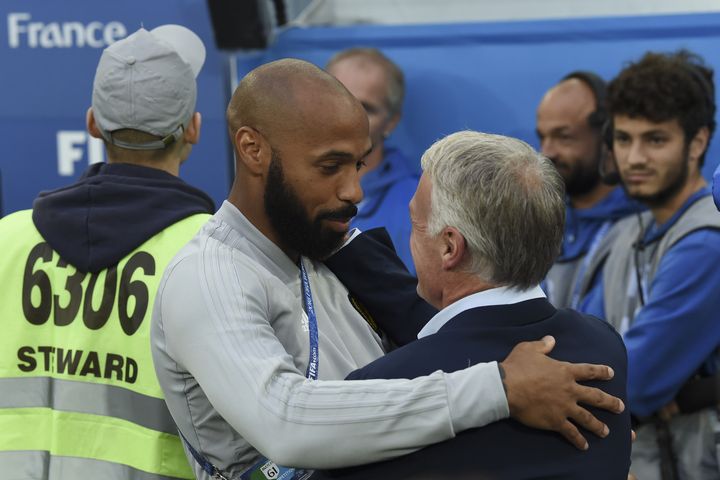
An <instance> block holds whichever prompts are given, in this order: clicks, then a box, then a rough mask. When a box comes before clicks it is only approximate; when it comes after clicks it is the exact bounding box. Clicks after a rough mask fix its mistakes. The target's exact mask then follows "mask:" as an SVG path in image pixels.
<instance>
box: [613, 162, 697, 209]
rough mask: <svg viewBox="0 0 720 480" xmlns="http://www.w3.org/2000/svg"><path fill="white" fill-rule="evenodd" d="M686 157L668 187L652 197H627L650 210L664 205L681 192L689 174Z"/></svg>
mask: <svg viewBox="0 0 720 480" xmlns="http://www.w3.org/2000/svg"><path fill="white" fill-rule="evenodd" d="M687 155H688V154H687V153H686V154H685V157H684V158H683V161H682V163H681V165H680V170H679V171H678V172H677V174H676V175H675V178H673V179H672V181H671V182H670V184H669V185H668V186H666V187H665V188H663V189H662V190H660V191H659V192H657V193H653V194H652V195H637V194H635V195H630V193H628V196H630V197H631V198H633V199H635V200H637V201H639V202H641V203H643V204H645V205H647V206H648V207H650V208H653V207H660V206H662V205H664V204H665V203H666V202H667V201H668V200H669V199H671V198H673V197H674V196H675V195H676V194H677V193H678V192H679V191H680V190H682V189H683V187H684V186H685V183H686V182H687V179H688V175H689V174H690V165H689V164H688V156H687ZM625 192H626V193H627V189H625Z"/></svg>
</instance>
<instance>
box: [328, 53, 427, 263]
mask: <svg viewBox="0 0 720 480" xmlns="http://www.w3.org/2000/svg"><path fill="white" fill-rule="evenodd" d="M325 69H326V70H327V71H328V72H329V73H330V74H331V75H333V76H334V77H335V78H337V79H338V80H340V82H341V83H342V84H343V85H345V88H347V89H348V90H349V91H350V93H352V94H353V95H354V96H355V98H357V99H358V100H360V103H362V105H363V107H364V108H365V111H366V112H367V114H368V120H369V122H370V139H371V141H372V146H373V150H372V152H371V153H370V155H368V156H367V158H366V159H365V166H364V167H363V168H362V170H361V175H362V179H361V181H360V184H361V185H362V189H363V193H364V197H363V200H362V202H360V204H359V205H358V209H359V210H358V214H357V216H356V217H355V219H354V220H353V222H352V226H353V227H357V228H359V229H361V230H368V229H370V228H374V227H385V228H386V229H387V231H388V232H389V233H390V238H391V239H392V241H393V244H394V245H395V250H396V251H397V253H398V256H399V257H400V258H401V259H402V261H403V263H405V266H407V268H408V270H410V272H411V273H414V272H415V267H414V266H413V262H412V255H411V254H410V247H409V245H410V214H409V212H408V203H409V202H410V199H411V198H412V196H413V193H414V192H415V187H417V183H418V175H417V174H416V173H415V172H414V171H413V170H412V169H411V168H410V163H409V161H408V159H407V158H405V156H404V155H403V154H402V152H400V151H399V150H398V149H396V148H392V147H386V146H385V140H386V139H387V138H388V137H389V136H390V134H391V133H392V132H393V130H395V127H396V126H397V124H398V122H399V121H400V117H401V115H402V106H403V99H404V97H405V77H404V75H403V72H402V70H400V67H398V66H397V65H396V64H395V63H394V62H393V61H392V60H390V59H389V58H388V57H386V56H385V55H384V54H383V53H382V52H381V51H380V50H377V49H375V48H350V49H347V50H343V51H341V52H339V53H337V54H335V56H333V57H332V58H331V59H330V61H329V62H328V64H327V65H326V67H325Z"/></svg>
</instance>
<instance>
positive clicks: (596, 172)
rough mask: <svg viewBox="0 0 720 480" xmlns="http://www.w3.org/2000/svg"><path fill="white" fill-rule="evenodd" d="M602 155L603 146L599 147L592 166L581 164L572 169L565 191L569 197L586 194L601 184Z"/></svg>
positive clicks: (566, 180) (566, 181)
mask: <svg viewBox="0 0 720 480" xmlns="http://www.w3.org/2000/svg"><path fill="white" fill-rule="evenodd" d="M601 155H602V147H598V150H597V152H596V153H595V159H594V160H593V162H592V167H591V168H587V167H586V166H585V165H582V164H579V165H577V168H576V169H575V170H571V172H570V177H569V178H567V179H565V193H566V194H567V196H568V197H576V196H580V195H585V194H586V193H589V192H591V191H593V189H595V188H596V187H597V186H598V184H600V180H601V178H600V161H601V160H602V158H601Z"/></svg>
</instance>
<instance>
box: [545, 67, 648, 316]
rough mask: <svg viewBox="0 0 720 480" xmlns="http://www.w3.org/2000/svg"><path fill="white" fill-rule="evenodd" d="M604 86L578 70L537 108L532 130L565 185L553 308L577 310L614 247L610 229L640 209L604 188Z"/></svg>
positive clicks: (550, 282)
mask: <svg viewBox="0 0 720 480" xmlns="http://www.w3.org/2000/svg"><path fill="white" fill-rule="evenodd" d="M604 103H605V82H604V81H603V79H602V78H600V77H599V76H598V75H596V74H594V73H592V72H586V71H576V72H572V73H570V74H568V75H566V76H565V77H564V78H563V79H562V80H561V81H560V82H559V83H558V84H556V85H555V86H553V87H552V88H550V90H548V91H547V92H546V93H545V95H544V96H543V98H542V101H541V102H540V105H539V106H538V109H537V123H536V132H537V136H538V139H539V140H540V149H541V152H542V153H543V155H545V156H546V157H548V158H549V159H550V160H552V162H553V163H554V164H555V167H556V168H557V170H558V172H559V173H560V175H561V176H562V178H563V181H564V183H565V195H566V209H565V231H564V234H563V242H562V250H561V252H560V255H558V258H557V260H556V261H555V263H554V265H553V266H552V268H551V269H550V271H549V272H548V274H547V277H546V279H545V282H544V288H545V291H546V293H547V296H548V298H549V299H550V301H551V302H552V304H553V305H555V306H556V307H559V308H562V307H570V308H574V309H580V307H581V304H582V300H583V298H584V296H585V295H586V294H587V290H588V289H589V287H590V280H591V279H593V278H594V276H595V274H596V272H597V269H598V268H599V266H600V265H601V264H602V261H603V260H604V259H605V258H606V257H607V254H608V252H609V249H610V245H611V243H612V238H610V237H611V235H609V234H610V232H611V227H612V226H613V225H614V224H615V223H616V222H617V221H618V220H620V219H622V218H624V217H625V216H627V215H630V214H631V213H634V212H636V211H638V210H639V209H641V207H640V206H639V205H637V204H636V203H634V202H633V201H631V200H630V199H629V198H628V197H627V195H626V194H625V192H624V191H623V189H622V188H620V187H616V186H611V185H607V184H606V183H604V182H603V178H602V177H601V172H600V170H601V169H600V166H601V163H603V162H604V163H605V164H607V163H609V162H610V161H611V157H609V155H610V153H609V152H608V149H607V147H606V146H605V145H604V143H603V138H602V128H603V126H604V123H605V121H606V119H607V113H605V105H604Z"/></svg>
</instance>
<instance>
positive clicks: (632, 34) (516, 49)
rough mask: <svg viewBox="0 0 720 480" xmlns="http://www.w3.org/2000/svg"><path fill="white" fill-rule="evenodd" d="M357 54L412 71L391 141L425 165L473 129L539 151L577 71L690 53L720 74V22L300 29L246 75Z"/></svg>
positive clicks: (625, 20) (669, 19) (246, 66)
mask: <svg viewBox="0 0 720 480" xmlns="http://www.w3.org/2000/svg"><path fill="white" fill-rule="evenodd" d="M355 45H366V46H373V47H377V48H380V49H381V50H383V51H384V52H385V53H386V54H387V55H388V56H389V57H391V58H392V59H393V60H395V61H396V62H397V63H398V64H399V65H400V66H401V67H402V68H403V69H404V71H405V73H406V76H407V84H408V91H407V100H406V105H405V114H404V118H403V120H402V122H401V123H400V125H399V127H398V129H397V130H396V132H395V134H393V135H392V137H391V138H390V139H389V142H390V143H392V144H395V145H398V146H400V147H401V148H402V149H403V150H405V151H406V152H407V153H408V154H409V157H410V158H411V159H412V160H413V162H414V165H415V166H417V164H418V162H419V158H420V155H421V154H422V152H423V151H424V150H425V149H426V148H427V147H428V146H429V145H430V144H432V142H433V141H434V140H436V139H438V138H440V137H442V136H444V135H446V134H448V133H452V132H454V131H457V130H460V129H464V128H470V129H474V130H481V131H486V132H493V133H500V134H504V135H511V136H515V137H519V138H521V139H523V140H525V141H528V142H529V143H531V144H532V145H534V146H536V147H537V140H536V138H535V134H534V131H535V125H534V122H535V108H536V106H537V104H538V102H539V101H540V98H541V97H542V95H543V93H544V92H545V91H546V90H547V89H548V88H549V87H550V86H552V85H553V84H554V83H556V82H557V81H558V80H559V79H560V78H561V77H563V76H564V75H565V74H566V73H568V72H570V71H572V70H578V69H583V70H593V71H595V72H597V73H598V74H600V75H601V76H602V77H604V78H605V79H610V78H612V77H613V76H614V75H615V74H617V73H618V71H619V70H620V69H621V67H622V65H623V63H624V62H626V61H628V60H633V59H637V58H639V57H640V56H641V55H642V54H643V53H644V52H645V51H647V50H659V51H673V50H676V49H678V48H681V47H684V48H688V49H691V50H693V51H695V52H697V53H699V54H700V55H702V56H703V57H704V58H705V60H706V61H707V63H708V64H709V65H710V66H713V67H715V68H718V69H720V15H718V14H709V15H680V16H678V15H672V16H655V17H621V18H594V19H583V20H577V19H575V20H553V21H525V22H505V23H475V24H460V25H457V24H454V25H423V26H402V27H386V26H358V27H343V28H329V27H326V28H292V29H288V30H286V31H284V32H282V33H281V34H280V35H279V36H278V38H277V40H276V43H275V44H274V45H273V46H272V47H271V48H270V49H269V50H267V51H266V52H262V53H258V54H255V55H252V56H247V55H246V56H240V57H239V68H238V70H239V75H240V76H243V75H244V74H245V73H247V72H248V71H250V70H251V69H252V68H254V67H255V66H256V65H258V64H260V63H264V62H267V61H271V60H275V59H278V58H282V57H296V58H302V59H306V60H309V61H311V62H313V63H316V64H317V65H320V66H322V65H324V64H325V62H327V60H328V59H329V58H330V56H331V55H332V54H333V53H334V52H336V51H337V50H340V49H343V48H347V47H351V46H355ZM719 157H720V140H718V141H716V142H715V143H713V144H712V146H711V149H710V153H709V155H708V156H707V160H706V162H707V163H706V166H705V168H704V173H705V176H706V177H707V178H710V175H711V174H712V172H713V170H714V167H715V165H716V164H717V163H718V160H719V159H720V158H719Z"/></svg>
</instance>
